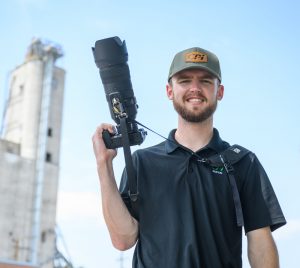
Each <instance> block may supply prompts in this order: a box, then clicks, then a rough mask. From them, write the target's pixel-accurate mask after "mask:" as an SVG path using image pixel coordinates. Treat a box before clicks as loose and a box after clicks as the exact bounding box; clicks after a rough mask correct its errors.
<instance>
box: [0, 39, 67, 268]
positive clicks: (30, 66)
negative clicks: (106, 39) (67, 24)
mask: <svg viewBox="0 0 300 268" xmlns="http://www.w3.org/2000/svg"><path fill="white" fill-rule="evenodd" d="M62 56H63V53H62V50H61V48H60V47H59V46H58V45H55V44H52V43H50V42H44V41H42V40H40V39H34V40H33V41H32V42H31V44H30V46H29V48H28V51H27V54H26V56H25V61H24V62H23V63H22V64H21V65H19V66H17V67H16V68H15V69H14V70H13V71H12V72H11V73H10V79H9V80H10V82H9V88H8V90H7V97H6V101H5V107H4V114H3V115H4V116H3V122H2V126H1V139H0V238H1V239H0V268H4V267H5V268H6V267H7V268H8V267H23V268H28V267H43V268H54V267H71V265H70V264H67V260H66V261H65V263H66V265H65V266H59V265H58V264H55V259H56V260H57V259H58V258H63V256H62V255H60V254H59V252H57V249H56V235H55V225H56V202H57V191H58V180H59V159H60V143H61V129H62V114H63V100H64V81H65V71H64V70H63V69H62V68H59V67H58V66H56V65H55V63H56V60H57V59H58V58H59V57H62ZM1 101H2V100H1Z"/></svg>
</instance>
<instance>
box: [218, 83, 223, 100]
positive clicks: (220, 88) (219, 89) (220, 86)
mask: <svg viewBox="0 0 300 268" xmlns="http://www.w3.org/2000/svg"><path fill="white" fill-rule="evenodd" d="M223 96H224V86H223V85H219V87H218V92H217V100H222V99H223Z"/></svg>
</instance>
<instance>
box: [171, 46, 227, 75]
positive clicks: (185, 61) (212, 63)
mask: <svg viewBox="0 0 300 268" xmlns="http://www.w3.org/2000/svg"><path fill="white" fill-rule="evenodd" d="M195 68H196V69H202V70H206V71H208V72H210V73H211V74H213V75H214V76H215V77H217V78H218V79H219V80H220V81H221V80H222V76H221V68H220V63H219V60H218V57H217V56H216V55H215V54H213V53H212V52H210V51H208V50H205V49H202V48H200V47H193V48H189V49H186V50H183V51H180V52H178V53H177V54H176V55H175V57H174V59H173V61H172V64H171V67H170V71H169V76H168V81H169V80H170V79H171V78H172V76H173V75H175V74H177V73H179V72H181V71H183V70H186V69H195Z"/></svg>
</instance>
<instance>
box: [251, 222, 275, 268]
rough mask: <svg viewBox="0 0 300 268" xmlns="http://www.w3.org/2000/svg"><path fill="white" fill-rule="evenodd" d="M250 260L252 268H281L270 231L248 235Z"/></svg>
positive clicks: (264, 229) (264, 230) (260, 231)
mask: <svg viewBox="0 0 300 268" xmlns="http://www.w3.org/2000/svg"><path fill="white" fill-rule="evenodd" d="M247 237H248V258H249V262H250V265H251V267H252V268H279V256H278V251H277V248H276V244H275V242H274V240H273V237H272V234H271V232H270V229H269V228H268V227H267V228H262V229H259V230H255V231H252V232H250V233H249V234H247Z"/></svg>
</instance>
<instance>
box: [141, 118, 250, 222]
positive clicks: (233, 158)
mask: <svg viewBox="0 0 300 268" xmlns="http://www.w3.org/2000/svg"><path fill="white" fill-rule="evenodd" d="M135 123H137V124H138V125H140V126H141V127H144V128H146V129H148V130H149V131H151V132H153V133H155V134H157V135H158V136H160V137H162V138H163V139H165V140H168V141H170V142H173V143H174V141H172V140H170V139H168V138H166V137H164V136H162V135H160V134H159V133H157V132H155V131H154V130H152V129H150V128H148V127H147V126H145V125H143V124H141V123H140V122H137V121H136V120H135ZM176 144H177V143H176ZM177 145H178V146H179V147H181V148H182V149H183V150H185V151H187V152H189V153H190V154H191V155H194V156H195V157H197V158H198V159H199V161H200V162H203V163H205V164H208V165H209V166H212V167H222V166H223V167H224V168H225V170H226V173H227V175H228V178H229V183H230V186H231V190H232V196H233V202H234V207H235V214H236V221H237V226H238V227H241V226H243V225H244V218H243V211H242V204H241V200H240V195H239V190H238V187H237V183H236V176H235V170H234V168H233V164H235V163H237V162H239V161H240V160H241V159H242V158H243V157H244V156H245V155H247V154H248V153H250V151H249V150H247V149H246V148H244V147H242V146H240V145H237V144H235V145H232V146H230V147H228V148H227V149H226V150H225V151H223V152H221V153H219V154H216V155H213V156H211V157H209V158H208V159H203V158H201V157H199V155H197V154H195V153H194V152H191V151H189V150H187V149H186V148H185V147H183V146H181V145H180V144H177Z"/></svg>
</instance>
